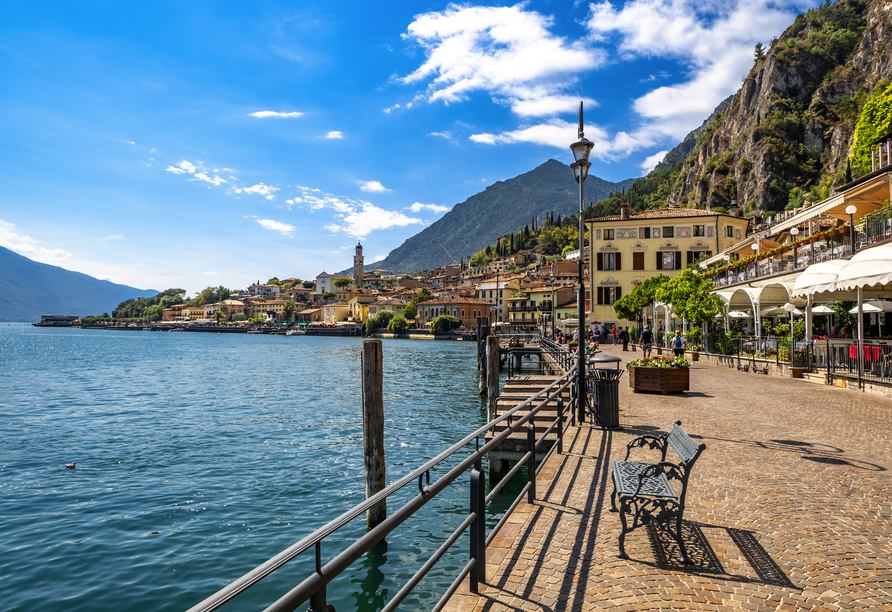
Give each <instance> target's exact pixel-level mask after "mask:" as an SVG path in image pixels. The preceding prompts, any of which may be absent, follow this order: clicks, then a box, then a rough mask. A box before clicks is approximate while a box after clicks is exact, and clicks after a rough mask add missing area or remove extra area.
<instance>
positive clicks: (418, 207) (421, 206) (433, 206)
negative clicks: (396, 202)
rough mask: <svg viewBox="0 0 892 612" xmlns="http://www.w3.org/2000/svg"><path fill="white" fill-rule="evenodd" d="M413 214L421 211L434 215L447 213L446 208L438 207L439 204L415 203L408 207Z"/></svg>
mask: <svg viewBox="0 0 892 612" xmlns="http://www.w3.org/2000/svg"><path fill="white" fill-rule="evenodd" d="M409 210H411V211H412V212H414V213H419V212H421V211H422V210H429V211H431V212H435V213H444V212H449V207H448V206H440V205H439V204H421V203H420V202H415V203H414V204H412V206H410V207H409Z"/></svg>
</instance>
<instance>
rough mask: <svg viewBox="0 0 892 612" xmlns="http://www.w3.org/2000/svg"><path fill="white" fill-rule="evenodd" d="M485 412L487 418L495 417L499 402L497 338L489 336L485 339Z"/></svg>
mask: <svg viewBox="0 0 892 612" xmlns="http://www.w3.org/2000/svg"><path fill="white" fill-rule="evenodd" d="M486 364H487V366H486V407H487V410H486V414H487V417H488V418H489V420H490V421H491V420H493V419H494V418H495V417H496V405H497V404H498V402H499V339H498V337H496V336H489V337H488V338H487V339H486Z"/></svg>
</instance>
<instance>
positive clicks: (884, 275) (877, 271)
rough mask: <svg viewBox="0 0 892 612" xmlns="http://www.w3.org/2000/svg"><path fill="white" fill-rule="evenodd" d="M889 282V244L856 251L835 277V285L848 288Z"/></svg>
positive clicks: (891, 250) (891, 257)
mask: <svg viewBox="0 0 892 612" xmlns="http://www.w3.org/2000/svg"><path fill="white" fill-rule="evenodd" d="M828 263H832V262H828ZM807 271H808V270H806V272H807ZM803 274H804V273H803ZM800 278H801V277H800ZM890 282H892V246H889V245H884V246H878V247H873V248H872V249H865V250H864V251H860V252H858V253H857V254H855V256H854V257H852V258H851V259H850V260H849V261H848V263H846V264H845V265H844V266H843V267H842V268H841V269H840V271H839V275H838V276H837V279H836V283H837V287H839V288H840V289H848V290H851V289H855V288H857V287H861V288H862V289H863V288H864V287H872V286H873V285H885V284H887V283H890Z"/></svg>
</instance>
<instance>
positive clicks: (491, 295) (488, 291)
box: [474, 276, 520, 322]
mask: <svg viewBox="0 0 892 612" xmlns="http://www.w3.org/2000/svg"><path fill="white" fill-rule="evenodd" d="M519 289H520V278H519V277H517V276H504V277H499V276H493V277H491V278H488V279H486V280H484V281H481V282H480V283H479V284H478V285H477V288H476V289H475V291H474V297H476V298H477V299H478V300H486V301H489V302H491V303H492V306H493V307H495V308H496V310H495V311H494V312H495V316H494V317H493V321H494V322H498V321H507V319H508V307H507V305H506V302H505V298H507V297H509V296H511V295H514V293H515V292H516V291H518V290H519Z"/></svg>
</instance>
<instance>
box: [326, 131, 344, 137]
mask: <svg viewBox="0 0 892 612" xmlns="http://www.w3.org/2000/svg"><path fill="white" fill-rule="evenodd" d="M325 137H326V138H343V137H344V135H343V134H341V133H340V132H339V131H337V130H333V131H331V132H329V133H328V134H326V135H325Z"/></svg>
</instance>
